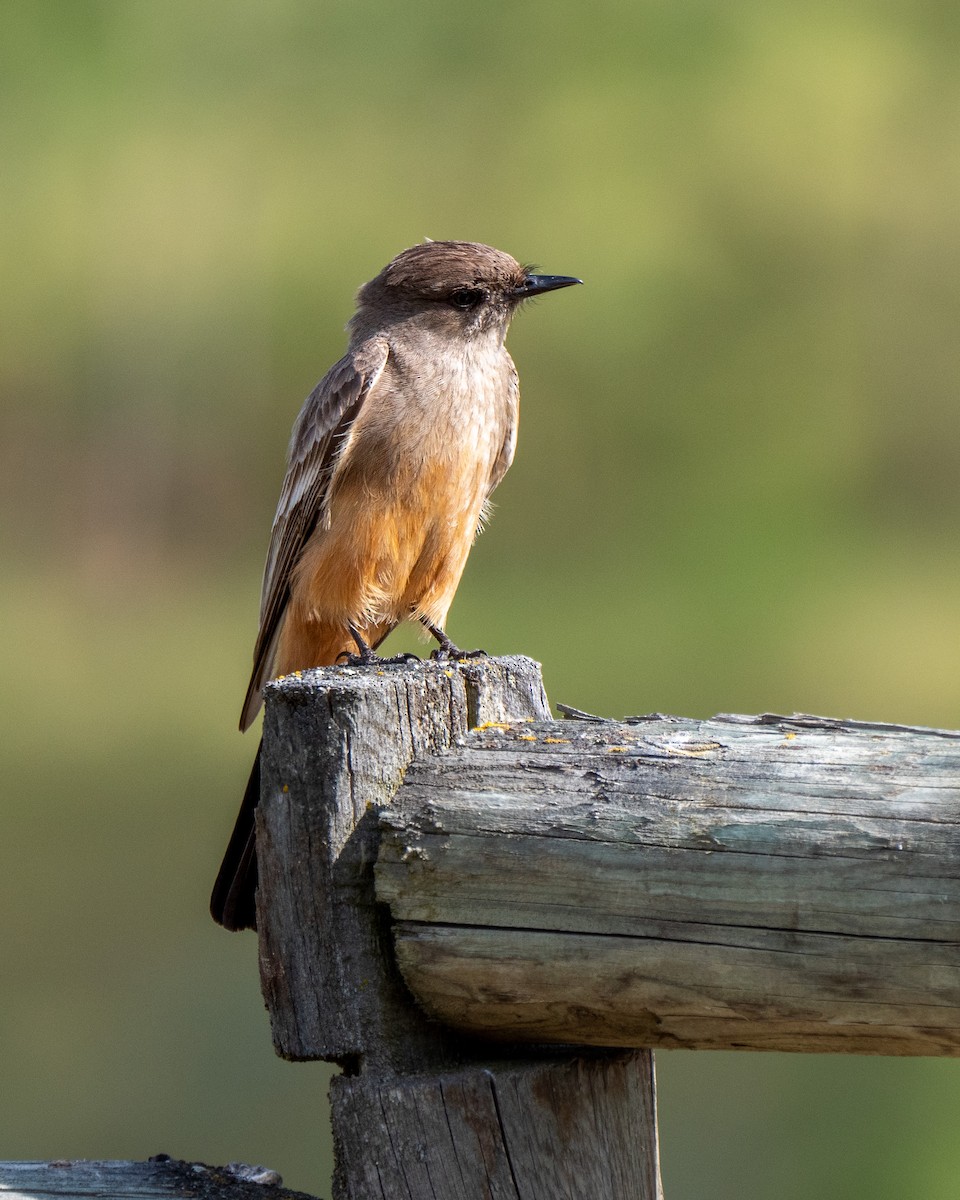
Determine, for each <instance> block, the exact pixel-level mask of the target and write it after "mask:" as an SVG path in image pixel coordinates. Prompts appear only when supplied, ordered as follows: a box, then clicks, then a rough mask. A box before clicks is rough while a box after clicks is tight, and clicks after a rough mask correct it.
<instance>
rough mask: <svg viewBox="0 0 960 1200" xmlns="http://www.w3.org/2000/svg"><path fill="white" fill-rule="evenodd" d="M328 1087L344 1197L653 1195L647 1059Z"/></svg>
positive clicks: (655, 1173) (552, 1199)
mask: <svg viewBox="0 0 960 1200" xmlns="http://www.w3.org/2000/svg"><path fill="white" fill-rule="evenodd" d="M334 1092H335V1098H336V1102H337V1104H338V1106H339V1108H340V1121H339V1128H338V1142H339V1143H340V1144H339V1145H338V1154H337V1159H338V1162H339V1163H340V1164H341V1167H340V1171H341V1173H342V1174H345V1172H343V1164H345V1163H350V1164H351V1168H352V1170H351V1171H350V1176H351V1178H350V1179H349V1181H348V1180H347V1179H343V1180H341V1188H342V1192H341V1194H342V1195H343V1196H344V1197H348V1196H349V1197H351V1200H354V1198H355V1200H374V1198H377V1197H383V1198H387V1197H390V1198H391V1200H392V1198H393V1197H411V1198H412V1197H421V1196H423V1197H431V1198H432V1197H436V1198H437V1200H488V1198H490V1197H497V1198H498V1200H528V1198H530V1197H536V1200H568V1198H569V1197H572V1196H577V1197H579V1196H583V1197H587V1196H590V1197H593V1196H596V1197H603V1198H604V1200H638V1198H643V1197H650V1198H651V1200H652V1198H654V1197H660V1196H661V1192H660V1179H659V1167H658V1161H657V1144H656V1137H655V1130H656V1100H655V1091H654V1086H653V1077H652V1058H651V1057H650V1056H649V1055H638V1054H627V1055H623V1054H621V1055H616V1056H612V1055H606V1056H604V1057H599V1058H584V1057H580V1058H574V1059H570V1060H568V1061H566V1062H549V1061H548V1062H542V1063H539V1064H538V1063H529V1064H524V1065H523V1066H513V1067H509V1066H507V1067H497V1066H494V1065H491V1067H490V1068H488V1069H482V1070H477V1069H473V1070H469V1071H461V1072H458V1073H456V1074H447V1075H440V1076H433V1077H429V1078H428V1077H423V1076H420V1077H414V1078H409V1077H408V1078H404V1079H391V1080H367V1079H349V1078H342V1079H339V1080H336V1081H335V1089H334ZM651 1131H653V1136H651Z"/></svg>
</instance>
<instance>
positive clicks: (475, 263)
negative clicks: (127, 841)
mask: <svg viewBox="0 0 960 1200" xmlns="http://www.w3.org/2000/svg"><path fill="white" fill-rule="evenodd" d="M581 282H582V280H580V279H577V278H575V277H573V276H569V275H541V274H537V273H536V272H535V271H534V270H533V268H531V267H528V266H521V264H520V263H519V262H518V261H517V260H516V259H515V258H513V257H512V256H511V255H509V254H507V253H505V252H504V251H502V250H496V249H494V248H493V247H492V246H487V245H484V244H482V243H479V242H462V241H429V240H428V241H425V242H422V243H420V244H418V245H415V246H412V247H410V248H409V249H406V250H404V251H402V252H401V253H400V254H398V255H397V256H396V257H395V258H393V259H392V260H391V261H390V262H389V263H388V264H387V265H386V266H385V267H384V268H383V270H382V271H381V272H380V273H379V274H378V275H377V276H376V277H375V278H373V279H372V280H370V282H369V283H366V284H364V285H363V286H362V287H361V288H360V290H359V292H358V293H357V300H356V311H355V313H354V315H353V316H352V317H351V319H350V321H349V322H348V325H347V329H348V332H349V343H348V348H347V352H346V354H345V355H344V357H343V358H341V359H340V361H339V362H337V363H335V364H334V366H332V367H331V368H330V370H329V371H328V372H327V373H326V375H325V376H324V377H323V379H322V380H321V381H320V383H319V384H318V385H317V386H316V388H314V390H313V391H312V392H311V393H310V395H309V396H308V397H307V399H306V401H305V402H304V404H303V407H302V408H301V410H300V413H299V416H298V417H297V419H296V421H295V423H294V426H293V432H292V436H291V439H290V446H289V450H288V457H287V469H286V474H285V476H284V480H283V485H282V487H281V491H280V500H279V503H278V506H277V512H276V516H275V517H274V520H273V528H272V532H271V537H270V544H269V549H268V551H267V559H266V565H265V568H264V575H263V586H262V591H261V600H260V624H259V631H258V633H257V638H256V643H255V646H254V653H253V670H252V673H251V676H250V683H249V686H248V688H247V693H246V696H245V698H244V702H243V708H242V712H241V717H240V729H241V731H245V730H246V729H247V728H249V726H250V725H251V724H252V722H253V720H254V718H255V717H256V715H257V712H258V710H259V708H260V706H261V704H262V702H263V701H262V693H263V688H264V685H265V684H266V683H268V682H269V681H270V680H271V679H274V678H277V677H279V676H282V675H285V674H289V673H290V672H292V671H296V670H306V669H307V668H310V667H318V666H327V665H333V664H336V663H338V662H341V663H342V662H347V663H351V664H360V665H366V664H371V663H377V662H382V661H384V660H382V659H380V658H379V657H378V656H377V654H376V650H377V648H378V647H379V645H380V644H381V643H382V642H383V640H384V639H385V638H386V637H387V635H388V634H389V633H390V632H391V631H392V630H393V629H394V628H396V626H397V625H399V624H400V623H401V622H403V621H407V620H412V621H418V622H420V623H421V624H422V625H423V626H424V628H425V630H426V631H427V633H428V634H429V635H432V637H433V638H435V639H436V641H437V643H438V649H437V650H436V651H435V652H434V656H435V657H440V658H449V659H456V658H460V657H465V656H466V655H467V654H470V653H480V652H464V651H461V650H460V649H459V648H458V647H457V646H456V645H455V643H454V642H453V641H452V640H451V639H450V637H449V636H448V634H447V632H446V628H445V627H446V620H447V613H448V611H449V609H450V605H451V603H452V601H453V597H454V593H455V592H456V590H457V586H458V584H459V582H460V577H461V575H462V573H463V569H464V567H465V565H466V561H467V556H468V554H469V552H470V548H471V546H472V544H473V541H474V539H475V537H476V535H477V533H478V532H479V530H480V528H481V527H482V525H483V522H484V518H485V516H486V515H487V513H488V511H489V506H490V496H491V494H492V492H493V491H494V489H495V488H496V486H497V485H498V484H499V482H500V481H501V479H502V478H503V476H504V474H505V473H506V471H507V469H508V468H509V466H510V464H511V462H512V461H513V456H514V450H515V448H516V440H517V420H518V413H519V394H520V393H519V384H518V378H517V370H516V367H515V366H514V363H513V359H512V358H511V357H510V354H509V352H508V351H507V349H506V346H505V344H504V343H505V338H506V334H507V329H508V327H509V325H510V322H511V319H512V318H513V316H514V314H515V313H516V312H517V309H518V308H519V306H520V305H521V304H522V303H523V302H524V301H526V300H528V299H530V298H532V297H534V296H539V295H542V294H544V293H546V292H551V291H555V290H557V289H559V288H565V287H570V286H572V285H574V284H579V283H581ZM386 661H390V660H386ZM261 745H262V743H261ZM259 798H260V750H258V751H257V756H256V759H255V761H254V764H253V768H252V770H251V773H250V779H249V782H248V784H247V788H246V792H245V794H244V798H243V803H242V805H241V808H240V813H239V815H238V817H237V821H236V825H235V827H234V831H233V834H232V836H231V838H230V842H229V844H228V847H227V850H226V853H225V855H224V859H223V864H222V866H221V868H220V872H219V874H218V876H217V880H216V883H215V885H214V888H213V894H212V896H211V901H210V911H211V914H212V916H213V918H214V920H216V921H217V922H218V923H219V924H220V925H223V926H224V927H225V928H227V929H230V930H240V929H255V928H256V886H257V864H256V843H255V826H256V821H255V814H256V807H257V804H258V802H259Z"/></svg>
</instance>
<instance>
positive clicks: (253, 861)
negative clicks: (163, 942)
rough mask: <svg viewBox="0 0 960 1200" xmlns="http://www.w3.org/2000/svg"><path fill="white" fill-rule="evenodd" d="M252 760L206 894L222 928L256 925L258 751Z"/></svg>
mask: <svg viewBox="0 0 960 1200" xmlns="http://www.w3.org/2000/svg"><path fill="white" fill-rule="evenodd" d="M262 749H263V743H262V742H261V743H260V745H259V746H258V748H257V757H256V758H255V759H254V760H253V769H252V770H251V772H250V779H249V780H248V781H247V790H246V791H245V792H244V793H243V803H242V804H241V805H240V812H239V813H238V814H237V823H236V825H234V827H233V833H232V834H231V835H230V842H229V844H228V846H227V850H226V853H225V854H224V856H223V863H222V864H221V866H220V874H219V875H218V876H217V882H216V883H215V884H214V885H213V895H212V896H211V897H210V915H211V916H212V917H213V919H214V920H215V921H216V922H217V924H218V925H222V926H223V927H224V929H232V930H238V929H256V927H257V906H256V894H257V845H256V839H255V834H256V815H257V805H258V804H259V803H260V751H261V750H262Z"/></svg>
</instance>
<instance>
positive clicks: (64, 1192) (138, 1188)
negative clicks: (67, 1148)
mask: <svg viewBox="0 0 960 1200" xmlns="http://www.w3.org/2000/svg"><path fill="white" fill-rule="evenodd" d="M281 1183H282V1180H281V1178H280V1176H279V1175H278V1174H277V1173H276V1171H271V1170H270V1169H269V1168H268V1167H258V1166H249V1165H247V1164H246V1163H230V1164H228V1165H227V1166H225V1167H211V1166H208V1165H207V1164H206V1163H196V1162H182V1161H180V1160H179V1159H175V1158H170V1156H169V1155H167V1154H158V1155H156V1156H155V1157H154V1158H151V1159H149V1160H148V1161H147V1162H125V1161H118V1160H115V1161H96V1160H91V1159H54V1160H52V1161H49V1162H0V1193H2V1194H3V1195H4V1197H6V1198H9V1200H21V1198H22V1200H27V1198H28V1197H29V1198H31V1200H32V1198H33V1197H38V1198H41V1197H48V1196H59V1197H62V1198H63V1200H73V1198H76V1200H87V1198H88V1197H90V1196H95V1197H97V1198H98V1200H180V1198H183V1200H310V1197H308V1196H307V1195H306V1193H304V1192H292V1191H290V1190H289V1189H288V1188H284V1187H281V1186H280V1185H281Z"/></svg>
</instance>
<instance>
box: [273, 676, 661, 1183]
mask: <svg viewBox="0 0 960 1200" xmlns="http://www.w3.org/2000/svg"><path fill="white" fill-rule="evenodd" d="M548 715H549V708H548V707H547V703H546V698H545V696H544V693H543V686H542V683H541V680H540V674H539V669H538V667H537V664H535V663H532V662H531V661H530V660H529V659H522V658H509V659H480V660H476V661H472V660H471V661H467V662H461V663H452V664H448V663H433V662H427V663H420V664H409V665H398V666H389V667H387V666H385V667H384V668H382V669H378V670H370V669H355V668H346V667H345V668H329V669H325V670H322V671H313V672H305V673H304V674H303V676H302V677H287V678H286V679H284V680H281V681H280V682H278V683H277V684H274V685H272V686H271V687H270V688H269V689H268V695H267V710H266V721H265V725H264V750H263V790H262V798H261V805H260V810H259V812H258V825H257V857H258V863H259V876H260V886H259V890H258V895H257V924H258V929H259V936H260V963H261V978H262V984H263V993H264V997H265V999H266V1002H267V1007H268V1009H269V1011H270V1017H271V1023H272V1026H273V1032H274V1043H275V1045H276V1047H277V1049H278V1051H279V1052H280V1053H281V1054H283V1055H285V1056H286V1057H289V1058H324V1059H327V1060H328V1061H336V1062H339V1063H341V1064H342V1065H343V1066H344V1068H345V1070H346V1074H345V1075H344V1076H343V1077H341V1078H339V1079H336V1080H334V1082H333V1085H332V1087H331V1101H332V1119H333V1133H334V1144H335V1147H336V1157H337V1167H336V1174H335V1186H334V1195H335V1197H337V1200H347V1198H348V1197H349V1198H350V1200H367V1198H368V1197H381V1198H382V1200H448V1198H449V1200H459V1198H463V1200H473V1198H474V1197H476V1198H477V1200H480V1198H481V1197H504V1198H507V1200H509V1198H511V1197H515V1198H516V1200H520V1198H521V1197H523V1198H524V1200H526V1198H527V1197H530V1196H534V1195H535V1196H537V1197H541V1196H542V1197H547V1198H549V1197H552V1196H573V1195H575V1196H581V1195H583V1196H587V1195H590V1196H592V1195H597V1196H610V1197H623V1198H624V1200H627V1198H628V1197H629V1198H630V1200H657V1197H659V1195H660V1191H659V1175H658V1166H657V1133H656V1115H655V1100H654V1077H653V1060H652V1056H651V1055H650V1054H649V1053H648V1052H645V1051H640V1052H634V1053H632V1054H629V1055H624V1054H623V1053H622V1052H613V1053H610V1052H607V1053H606V1054H604V1055H597V1054H596V1053H595V1052H590V1051H589V1050H583V1051H579V1052H577V1053H578V1056H577V1057H572V1055H573V1054H574V1052H573V1051H572V1050H571V1049H570V1048H566V1049H564V1050H558V1049H557V1048H556V1047H553V1048H549V1047H532V1046H526V1047H522V1048H518V1047H507V1048H504V1047H503V1046H502V1045H497V1046H495V1047H491V1045H490V1043H488V1042H477V1041H476V1040H475V1039H472V1038H471V1037H469V1036H468V1035H465V1034H463V1033H462V1032H460V1031H455V1030H453V1031H452V1030H449V1029H447V1028H446V1027H444V1026H441V1025H438V1024H437V1023H435V1022H433V1021H431V1020H429V1019H428V1018H427V1017H426V1016H425V1015H424V1013H423V1012H422V1010H421V1009H419V1008H418V1007H417V1005H416V1004H415V1002H414V1001H413V999H412V997H411V996H410V994H409V992H408V991H407V989H406V988H405V986H404V984H403V982H402V979H401V977H400V974H399V972H398V970H397V968H396V964H395V961H394V958H393V945H392V938H391V933H390V923H389V913H388V911H387V909H386V908H385V906H383V905H380V904H378V903H377V901H376V897H375V892H374V879H373V864H374V862H375V860H376V857H377V853H378V848H379V837H380V834H379V826H378V817H379V814H380V812H381V811H382V810H383V808H384V806H387V805H389V804H390V802H391V801H392V799H393V797H394V795H395V793H396V791H397V789H398V787H399V786H400V783H401V782H402V779H403V775H404V771H405V770H406V768H407V767H408V765H409V763H410V761H411V760H412V759H413V757H414V756H415V755H421V754H425V755H430V754H433V753H436V752H438V751H443V750H445V749H446V748H448V747H449V746H450V745H451V744H452V743H453V742H454V741H456V740H458V739H460V738H462V737H464V736H465V735H466V733H467V731H468V730H469V729H470V728H472V727H474V726H478V725H479V726H481V727H482V726H484V725H488V724H489V723H491V722H494V723H500V722H509V721H517V722H521V723H522V722H525V721H531V720H534V719H544V718H546V717H547V716H548Z"/></svg>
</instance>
